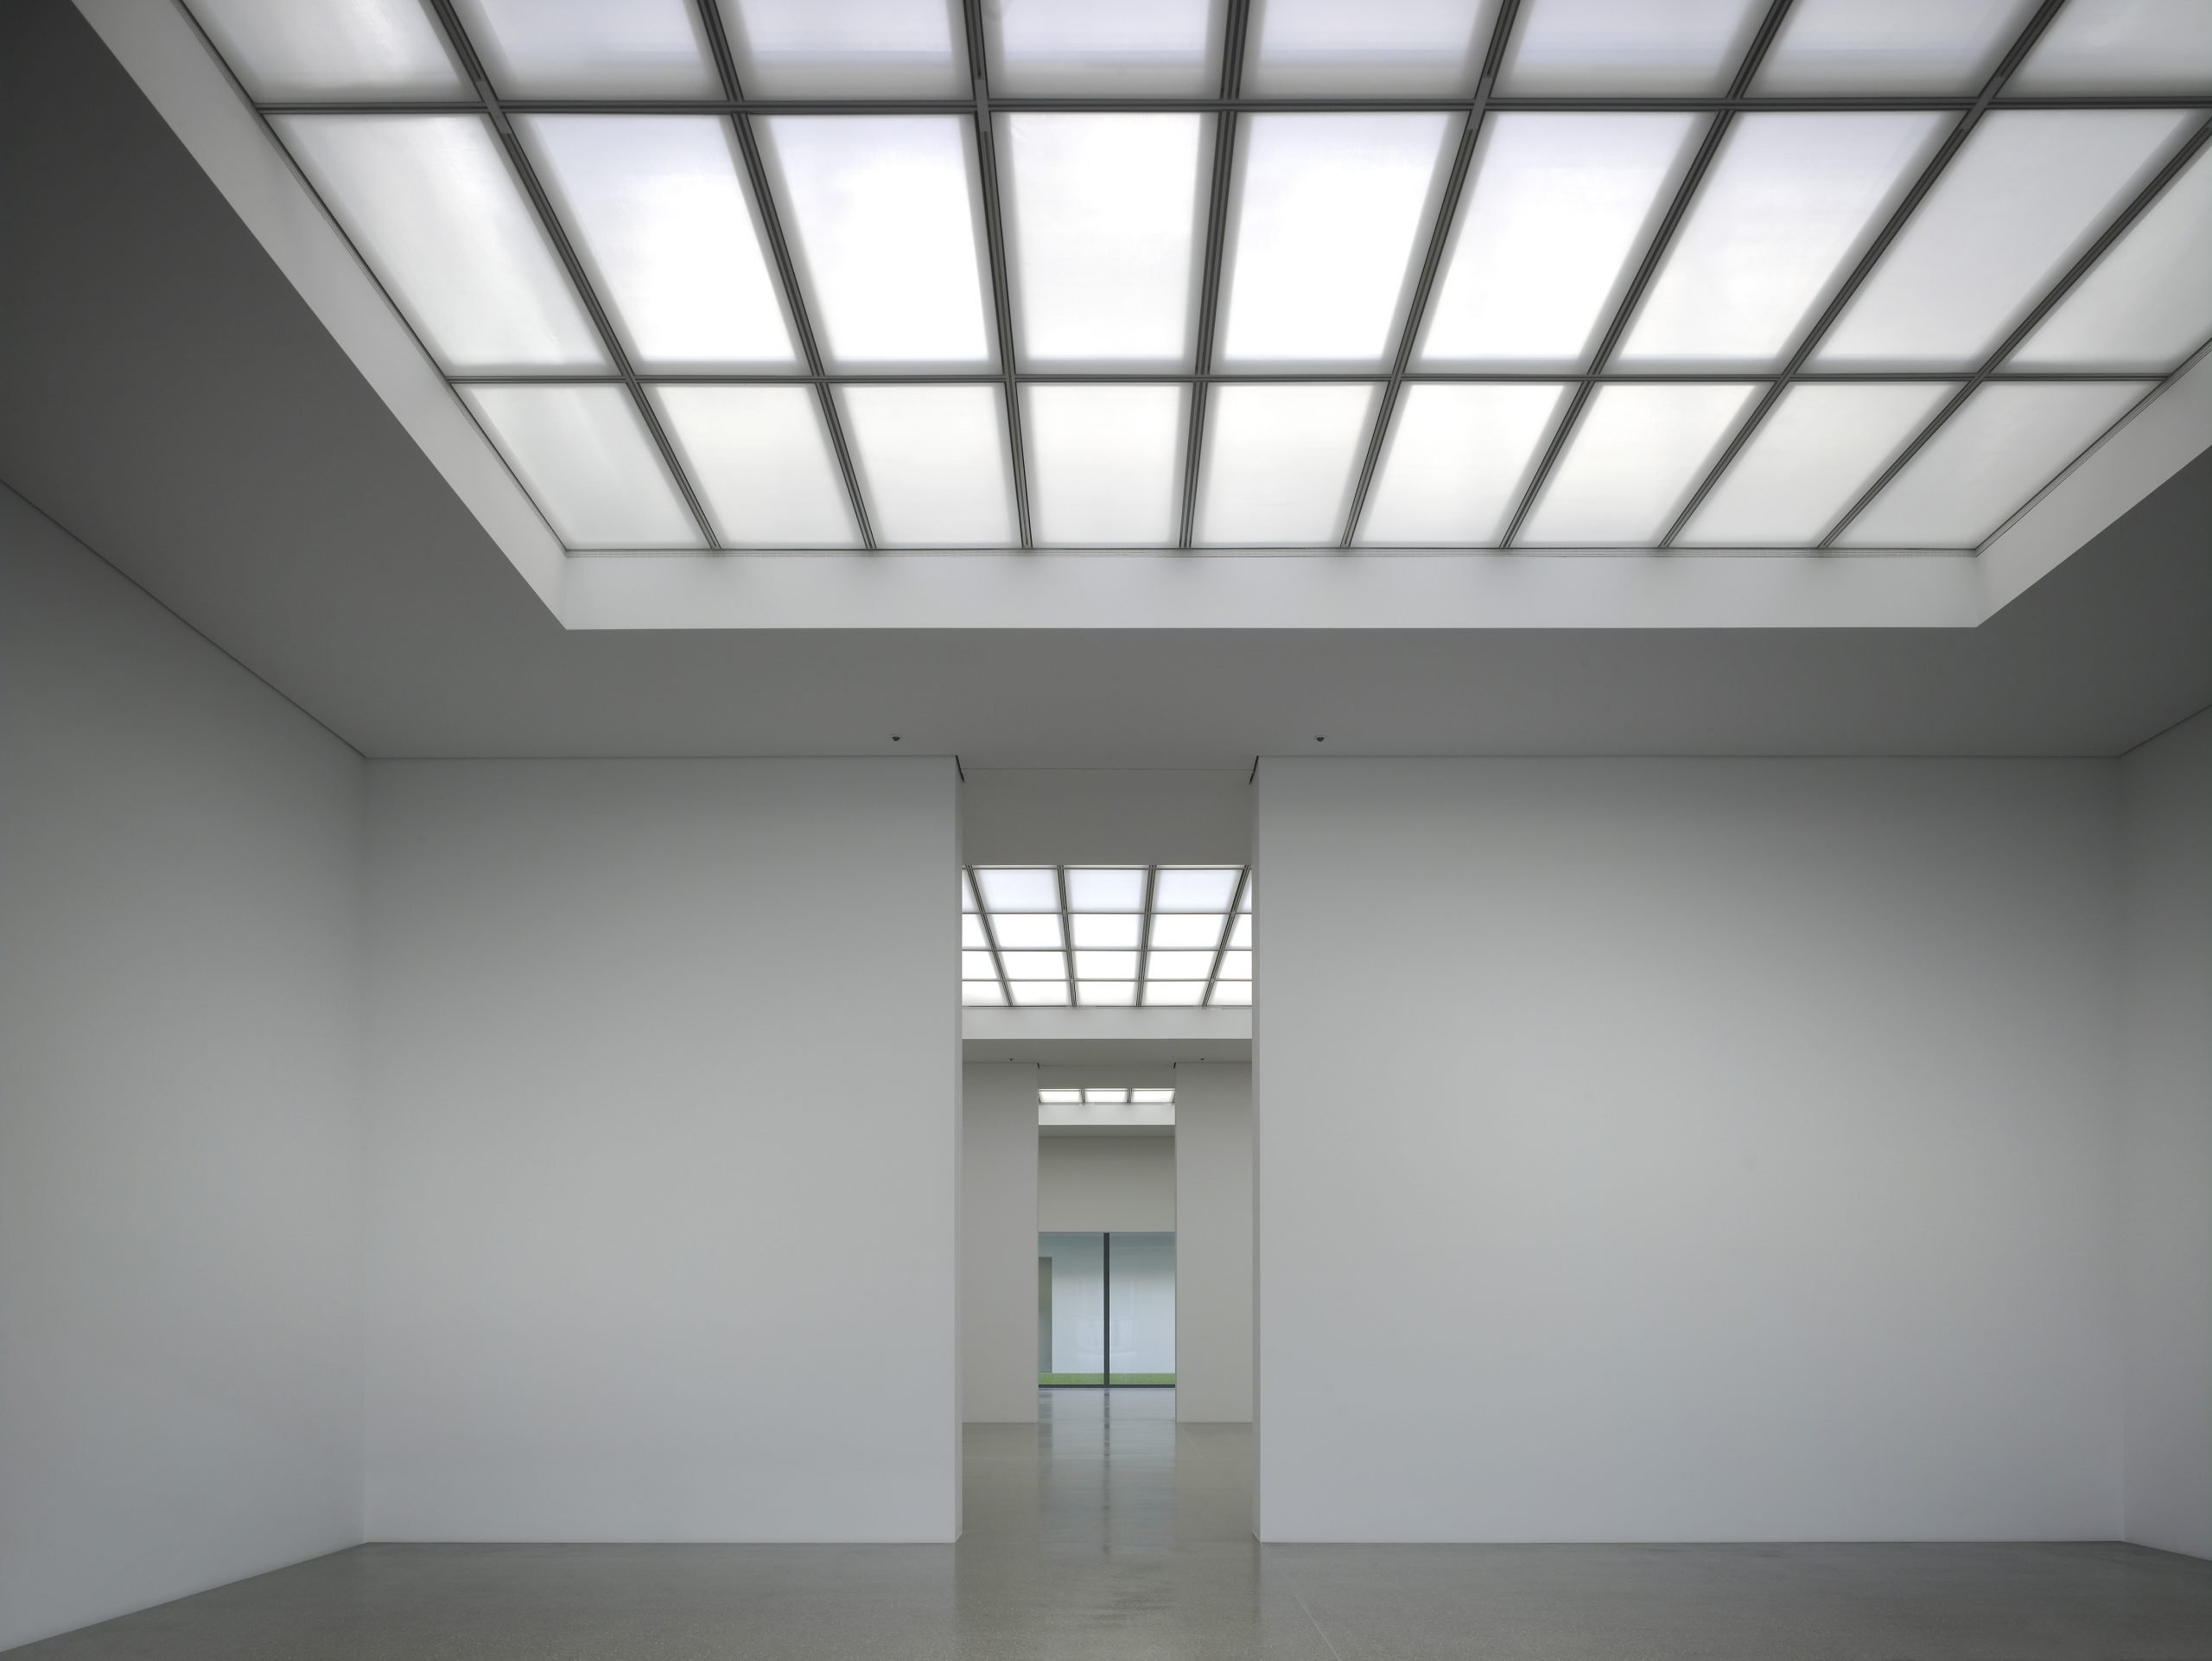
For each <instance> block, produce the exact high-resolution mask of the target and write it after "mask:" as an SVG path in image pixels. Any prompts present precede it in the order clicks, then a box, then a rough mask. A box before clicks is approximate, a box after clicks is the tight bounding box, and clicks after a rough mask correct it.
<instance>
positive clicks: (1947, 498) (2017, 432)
mask: <svg viewBox="0 0 2212 1661" xmlns="http://www.w3.org/2000/svg"><path fill="white" fill-rule="evenodd" d="M2149 390H2150V388H2149V386H2148V385H2146V384H2144V383H2139V382H2133V381H2117V382H2115V381H2068V382H2048V381H2046V382H2042V383H2037V382H2033V381H1990V382H1986V383H1985V384H1984V385H1982V387H1981V388H1980V390H1979V391H1976V392H1975V393H1974V396H1973V397H1972V398H1968V399H1967V401H1966V403H1965V404H1963V405H1961V407H1960V410H1959V411H1958V413H1957V414H1956V415H1954V416H1953V417H1951V418H1950V419H1949V420H1948V421H1947V422H1945V423H1943V424H1942V426H1941V427H1939V428H1937V429H1936V432H1935V435H1934V436H1932V437H1930V438H1929V441H1928V442H1927V443H1926V444H1925V445H1923V446H1922V448H1921V449H1920V452H1919V453H1918V454H1917V455H1915V456H1914V457H1913V458H1912V460H1911V461H1908V462H1907V463H1906V464H1905V466H1904V470H1903V471H1902V472H1900V473H1899V474H1897V477H1896V478H1895V479H1893V480H1891V481H1890V484H1889V487H1887V488H1886V489H1885V490H1884V491H1883V492H1882V493H1881V494H1880V495H1879V496H1878V497H1876V498H1875V499H1874V500H1873V501H1872V503H1870V504H1869V505H1868V506H1867V508H1866V512H1864V513H1861V514H1860V515H1859V517H1858V518H1857V519H1853V521H1852V522H1851V523H1850V524H1849V525H1847V526H1845V527H1844V531H1843V534H1842V535H1841V536H1840V537H1838V538H1836V541H1837V543H1838V544H1839V545H1840V546H1842V547H1847V548H1977V547H1980V545H1981V544H1982V543H1983V542H1985V541H1986V540H1987V539H1988V538H1989V536H1990V533H1991V532H1992V531H1995V530H1996V529H1997V528H1998V527H1999V525H2003V524H2004V523H2005V520H2006V519H2010V518H2012V515H2013V513H2014V512H2017V511H2018V509H2019V507H2020V506H2022V505H2023V504H2024V503H2025V502H2026V501H2027V500H2028V499H2029V498H2030V497H2031V496H2033V495H2034V494H2035V493H2037V491H2039V490H2041V489H2042V488H2043V487H2044V486H2045V485H2046V484H2048V483H2050V480H2052V479H2053V478H2054V477H2056V474H2058V473H2059V472H2060V470H2061V469H2063V468H2065V467H2066V466H2068V465H2069V463H2070V462H2071V461H2073V460H2074V458H2075V456H2077V455H2080V454H2081V453H2082V451H2083V450H2084V449H2088V447H2089V445H2090V444H2091V443H2093V442H2094V441H2095V440H2096V439H2097V438H2098V437H2099V436H2101V434H2103V432H2104V431H2105V430H2106V429H2107V428H2109V427H2110V426H2111V425H2112V424H2113V422H2115V421H2117V420H2119V419H2120V417H2121V416H2122V415H2124V414H2126V412H2127V410H2128V409H2129V408H2130V407H2131V406H2133V404H2135V403H2136V402H2137V401H2138V400H2139V398H2142V397H2143V395H2144V393H2145V392H2146V391H2149Z"/></svg>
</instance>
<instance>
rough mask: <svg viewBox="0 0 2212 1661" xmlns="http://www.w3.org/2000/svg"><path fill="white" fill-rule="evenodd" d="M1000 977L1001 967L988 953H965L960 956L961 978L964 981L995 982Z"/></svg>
mask: <svg viewBox="0 0 2212 1661" xmlns="http://www.w3.org/2000/svg"><path fill="white" fill-rule="evenodd" d="M998 977H999V966H998V964H995V963H994V962H993V961H992V960H991V954H990V953H989V952H988V951H963V952H962V953H961V954H960V978H961V979H963V980H964V981H995V980H996V979H997V978H998Z"/></svg>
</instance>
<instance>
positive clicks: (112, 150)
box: [0, 0, 2212, 767]
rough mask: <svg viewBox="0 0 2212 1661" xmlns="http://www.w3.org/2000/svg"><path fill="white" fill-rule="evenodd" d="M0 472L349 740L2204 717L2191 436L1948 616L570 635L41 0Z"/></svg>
mask: <svg viewBox="0 0 2212 1661" xmlns="http://www.w3.org/2000/svg"><path fill="white" fill-rule="evenodd" d="M0 224H5V225H7V226H9V236H8V239H7V242H6V249H5V253H4V256H0V480H4V481H5V482H6V484H7V485H9V486H10V487H12V488H14V489H15V490H16V491H17V492H19V493H21V494H22V495H23V496H25V497H26V498H28V499H29V500H31V501H32V502H33V503H34V504H35V505H36V506H38V507H40V508H41V510H43V511H44V512H47V513H48V514H49V515H50V516H52V517H53V518H54V519H55V520H56V521H57V522H59V523H60V525H63V526H64V527H66V528H67V530H69V531H71V532H73V534H75V535H76V536H78V537H79V538H81V539H82V540H83V541H84V542H85V543H86V544H87V545H89V546H90V547H92V549H94V550H97V551H98V553H99V555H100V556H101V557H104V558H105V559H106V560H108V561H109V562H110V563H112V564H113V565H115V566H116V567H117V568H118V570H122V571H123V572H124V574H126V575H127V576H130V578H132V579H133V580H134V581H136V582H138V583H139V584H141V585H142V586H143V587H144V588H145V589H147V590H148V591H149V593H151V594H152V595H155V596H156V598H157V599H159V600H161V601H162V602H163V603H165V604H167V605H168V606H169V607H170V608H172V609H174V610H175V611H176V612H177V613H178V614H180V615H181V616H182V617H183V618H184V619H185V620H187V621H188V622H189V623H191V624H192V625H193V626H194V627H196V628H198V629H199V630H200V631H201V632H202V633H205V634H206V635H207V637H208V638H209V639H210V640H213V641H214V642H215V643H216V644H217V645H219V646H221V647H222V648H223V649H224V650H226V652H230V653H231V654H232V656H234V657H235V658H237V659H238V660H239V661H241V662H242V663H244V664H245V665H247V666H248V667H249V668H251V670H253V671H255V672H256V673H257V674H259V675H260V676H261V677H262V678H264V679H265V680H267V681H268V682H269V683H270V684H271V685H273V686H275V687H276V688H277V690H280V691H281V692H283V694H284V695H285V696H287V697H290V698H291V699H293V700H294V701H295V702H296V703H299V704H300V705H301V706H302V708H303V709H305V710H308V712H309V713H310V714H312V715H314V716H315V717H316V718H317V719H319V720H321V722H324V723H325V724H326V725H327V726H328V727H329V728H330V729H332V730H333V731H334V732H335V733H337V734H338V735H340V736H341V737H342V738H344V739H346V741H348V742H350V743H352V744H353V745H354V746H355V747H356V748H359V749H360V750H361V751H362V752H363V753H364V754H370V755H378V756H432V755H587V754H596V755H619V754H640V755H684V754H690V755H719V754H901V753H906V754H912V753H917V752H919V753H928V754H959V755H960V756H961V757H962V758H963V760H964V761H969V762H971V763H975V764H978V765H991V766H1001V767H1053V766H1058V767H1249V765H1250V762H1251V760H1253V758H1254V757H1255V756H1258V755H1262V754H1294V753H1303V754H1313V753H1325V754H1338V753H1354V754H1361V753H1364V754H2091V755H2102V754H2116V753H2118V752H2120V751H2121V750H2124V749H2126V748H2129V747H2131V746H2133V744H2135V743H2138V742H2139V741H2142V740H2143V739H2145V738H2146V737H2148V736H2150V735H2152V734H2154V733H2155V732H2157V731H2158V730H2161V729H2163V728H2164V727H2166V726H2168V725H2171V723H2172V722H2176V721H2177V720H2180V719H2182V718H2184V717H2185V716H2188V715H2190V714H2192V713H2194V712H2195V711H2196V710H2199V709H2202V708H2203V707H2205V706H2206V705H2207V704H2212V652H2206V651H2205V649H2204V642H2205V640H2208V639H2212V529H2208V527H2212V458H2205V457H2199V459H2198V460H2196V461H2194V462H2192V463H2190V464H2189V465H2188V466H2187V467H2185V468H2183V470H2182V471H2181V472H2180V473H2179V474H2176V475H2175V476H2174V477H2173V478H2172V479H2171V480H2169V481H2168V482H2167V483H2165V484H2164V485H2163V486H2161V487H2158V489H2157V490H2155V491H2154V492H2152V494H2150V495H2149V496H2148V497H2147V498H2145V500H2143V501H2142V502H2141V503H2140V504H2139V506H2136V507H2135V508H2134V509H2133V510H2132V511H2130V512H2128V513H2126V515H2125V516H2124V517H2122V518H2121V519H2120V520H2119V521H2118V522H2116V523H2115V524H2113V525H2112V526H2111V527H2110V528H2109V529H2108V530H2107V531H2104V532H2103V533H2102V534H2101V535H2100V536H2098V537H2097V538H2095V539H2094V541H2092V542H2091V543H2090V544H2088V546H2087V547H2085V548H2083V549H2082V550H2081V551H2080V552H2078V553H2075V555H2074V556H2073V557H2070V558H2069V559H2067V560H2065V561H2064V562H2063V563H2062V564H2060V565H2059V566H2058V567H2057V568H2056V570H2055V571H2053V572H2052V573H2051V574H2050V576H2046V577H2044V579H2043V580H2042V581H2041V582H2037V584H2036V585H2035V586H2034V587H2032V588H2031V589H2029V590H2028V591H2027V592H2026V593H2025V594H2024V595H2022V596H2021V597H2019V598H2018V599H2017V600H2015V601H2012V603H2011V604H2010V605H2008V606H2006V607H2005V608H2004V609H2003V610H2001V611H2000V612H1999V613H1998V614H1996V615H1995V616H1994V617H1993V618H1992V619H1991V620H1989V621H1987V622H1986V623H1984V624H1982V625H1981V626H1980V627H1977V628H1970V629H1969V628H1925V629H1794V630H1779V629H1773V630H1769V629H1729V630H1682V629H1676V630H1667V629H1638V630H1605V629H1587V630H1586V629H1543V630H1446V629H1397V630H1387V631H1386V630H1371V631H1370V630H1346V629H1331V628H1301V629H1296V630H1289V629H1284V630H1275V629H1267V628H1251V629H1239V630H1226V629H1224V630H1213V629H1185V630H1178V631H1154V630H1145V631H1141V630H1128V629H1105V628H1099V629H1090V628H1082V627H1075V628H1065V629H1053V630H1049V631H1046V630H1008V629H996V630H992V629H973V630H969V629H944V630H901V631H890V630H859V629H816V630H784V631H775V630H745V629H730V630H715V631H709V630H652V631H635V632H632V631H623V630H595V631H569V630H566V629H563V627H562V626H561V625H560V623H559V621H558V620H556V618H555V617H554V616H553V614H551V613H550V612H549V611H548V610H547V609H546V608H545V606H544V605H543V603H542V602H541V601H539V599H538V598H537V595H536V594H534V593H533V592H532V590H531V589H530V587H529V586H528V585H527V584H526V583H525V582H524V581H523V579H522V577H521V576H518V574H517V572H516V570H515V569H514V567H513V566H512V564H511V563H509V561H508V559H507V558H506V557H505V556H504V555H503V554H502V552H501V550H500V549H499V546H497V545H496V544H494V543H493V540H492V538H490V536H489V535H488V534H487V533H486V531H485V530H484V529H483V528H482V526H481V525H480V524H479V523H478V521H477V519H476V518H475V517H474V514H472V513H471V512H470V511H469V510H468V509H467V507H466V506H464V505H463V504H462V502H461V500H460V499H459V498H458V497H457V496H456V494H455V493H454V489H453V488H452V487H451V486H449V485H448V482H447V480H446V479H445V478H444V477H443V476H442V475H441V474H440V473H439V471H438V470H437V469H436V468H435V467H434V466H433V465H432V464H431V462H430V461H429V459H428V458H427V457H426V456H425V455H424V454H423V450H422V449H420V448H419V447H418V446H417V445H416V443H415V442H414V441H413V440H412V439H411V438H410V436H409V434H408V432H407V431H406V430H405V429H404V428H403V426H402V425H401V423H400V422H399V421H398V420H397V418H395V417H394V416H393V414H392V413H391V410H389V409H388V408H387V407H386V405H385V403H384V401H383V400H382V399H381V398H379V397H378V393H377V392H376V391H374V390H372V388H371V386H370V385H368V384H367V382H366V381H365V379H363V377H362V375H361V373H360V372H359V371H358V370H357V369H356V368H355V366H354V365H353V362H352V361H351V360H349V359H348V358H347V356H346V353H344V352H343V351H341V350H340V347H339V346H338V345H337V344H336V342H335V341H334V340H333V339H332V337H331V335H330V334H329V333H328V332H327V330H326V329H325V328H324V327H323V326H322V325H321V323H320V322H319V321H317V319H316V317H315V315H314V313H313V312H312V311H311V310H310V309H308V305H307V304H306V303H305V302H303V301H302V299H301V297H300V296H299V294H298V292H297V291H296V290H295V289H294V288H293V287H292V285H291V284H290V283H289V282H287V281H286V279H285V278H284V277H283V275H282V274H281V273H280V272H279V270H277V266H276V265H275V264H273V263H272V262H271V260H270V257H269V255H268V254H267V253H266V252H265V251H264V249H263V248H262V246H261V245H259V244H258V243H257V241H256V239H254V237H253V236H252V235H251V233H250V232H248V231H247V230H246V229H245V226H243V225H242V224H241V223H240V221H239V220H238V217H237V215H236V214H235V213H233V212H232V209H231V208H230V207H228V206H227V205H226V201H225V200H224V199H223V197H222V196H221V195H220V194H219V193H218V192H217V190H216V189H215V188H214V187H213V185H212V184H211V183H210V182H209V181H208V179H207V175H205V174H204V173H203V172H202V171H201V170H200V168H199V166H198V165H197V164H196V163H195V162H194V160H193V159H192V157H191V156H190V155H189V154H188V152H187V150H185V148H184V146H183V145H182V144H181V143H180V142H179V140H178V139H177V138H176V137H175V135H174V134H173V133H172V132H171V131H170V130H169V128H168V126H167V125H166V124H164V122H163V121H162V118H160V117H159V116H158V115H157V114H156V112H155V111H154V110H153V109H152V108H151V107H150V106H149V104H148V103H147V102H146V100H145V99H144V98H143V96H142V95H141V94H140V92H138V90H137V87H136V86H134V85H133V83H132V82H131V80H130V78H129V77H128V76H127V75H126V74H125V73H124V71H123V70H122V68H121V67H119V66H118V64H117V63H116V61H115V60H113V58H112V57H111V56H110V55H109V54H108V53H107V51H106V50H105V48H104V47H103V46H102V45H101V44H100V42H99V40H98V38H97V37H96V36H95V35H93V33H92V30H91V29H89V27H88V26H87V25H86V23H85V22H84V21H83V20H82V19H81V17H80V16H79V15H78V14H77V12H76V11H75V10H73V8H72V7H70V6H69V5H67V3H64V0H22V3H18V4H16V5H13V6H10V7H9V8H6V9H4V10H0ZM893 735H897V741H896V742H894V741H893ZM1324 746H1325V748H1324Z"/></svg>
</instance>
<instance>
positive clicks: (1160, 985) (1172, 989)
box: [1144, 980, 1206, 1009]
mask: <svg viewBox="0 0 2212 1661" xmlns="http://www.w3.org/2000/svg"><path fill="white" fill-rule="evenodd" d="M1205 995H1206V983H1205V982H1204V981H1202V980H1190V981H1147V982H1146V983H1145V985H1144V1001H1145V1004H1146V1007H1147V1008H1149V1009H1165V1008H1170V1007H1182V1008H1190V1007H1192V1006H1194V1005H1197V1004H1199V1003H1202V1002H1205Z"/></svg>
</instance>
